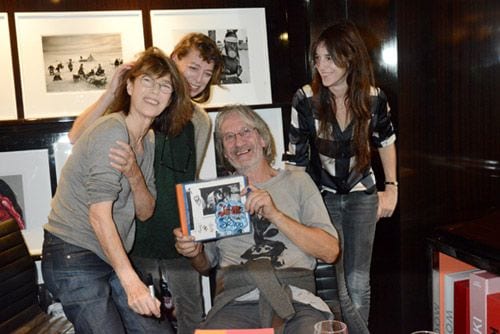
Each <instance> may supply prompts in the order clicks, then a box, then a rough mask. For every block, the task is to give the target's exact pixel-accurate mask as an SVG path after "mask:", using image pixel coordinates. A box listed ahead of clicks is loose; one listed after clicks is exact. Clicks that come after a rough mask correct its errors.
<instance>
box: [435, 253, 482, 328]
mask: <svg viewBox="0 0 500 334" xmlns="http://www.w3.org/2000/svg"><path fill="white" fill-rule="evenodd" d="M472 269H476V268H474V267H473V266H471V265H470V264H467V263H465V262H462V261H460V260H457V259H455V258H454V257H451V256H448V255H446V254H443V253H439V309H440V310H439V313H440V314H439V319H440V320H439V327H440V329H439V330H435V331H436V332H438V333H446V328H445V311H444V277H445V276H446V275H447V274H450V273H454V272H459V271H465V270H472ZM433 293H434V292H433Z"/></svg>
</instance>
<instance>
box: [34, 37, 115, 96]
mask: <svg viewBox="0 0 500 334" xmlns="http://www.w3.org/2000/svg"><path fill="white" fill-rule="evenodd" d="M42 49H43V58H44V69H43V70H44V73H45V76H44V77H45V86H46V91H47V93H54V92H74V91H89V90H103V89H105V88H106V85H107V84H108V82H109V81H110V80H111V78H112V77H113V74H114V72H115V70H116V68H117V67H118V66H120V64H122V63H123V53H122V39H121V34H119V33H106V34H78V35H74V34H73V35H57V36H42Z"/></svg>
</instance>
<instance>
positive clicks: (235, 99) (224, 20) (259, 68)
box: [151, 8, 272, 107]
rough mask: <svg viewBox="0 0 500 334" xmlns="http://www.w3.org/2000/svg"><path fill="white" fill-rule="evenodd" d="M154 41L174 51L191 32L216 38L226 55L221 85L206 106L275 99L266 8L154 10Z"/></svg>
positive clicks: (224, 56) (165, 49) (160, 46)
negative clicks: (271, 76) (268, 45)
mask: <svg viewBox="0 0 500 334" xmlns="http://www.w3.org/2000/svg"><path fill="white" fill-rule="evenodd" d="M151 29H152V35H153V44H154V45H155V46H157V47H159V48H161V49H163V50H164V51H165V52H167V53H168V54H170V52H171V51H172V50H173V49H174V47H175V45H176V44H177V42H178V41H179V40H180V39H181V38H182V37H183V36H184V35H186V34H188V33H191V32H199V33H203V34H205V35H207V36H209V37H210V38H212V39H213V40H214V42H215V43H216V44H217V46H218V47H219V49H220V51H221V53H222V56H223V58H224V69H223V73H222V78H221V82H220V83H221V85H220V86H213V87H212V89H213V91H212V93H213V94H212V97H211V99H210V100H209V101H208V102H206V103H205V104H204V105H203V106H205V107H220V106H223V105H226V104H230V103H243V104H254V105H255V104H270V103H272V94H271V78H270V71H269V57H268V50H267V30H266V15H265V9H264V8H227V9H189V10H152V11H151Z"/></svg>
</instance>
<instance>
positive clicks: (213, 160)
mask: <svg viewBox="0 0 500 334" xmlns="http://www.w3.org/2000/svg"><path fill="white" fill-rule="evenodd" d="M254 110H255V112H257V113H258V114H259V115H260V117H262V119H263V120H264V121H265V122H266V123H267V125H268V126H269V129H270V130H271V133H272V135H273V138H274V142H275V145H276V158H275V160H274V164H273V167H274V168H277V169H283V168H284V167H285V164H284V162H283V160H282V158H281V156H282V154H283V153H284V152H285V141H284V137H283V117H282V114H281V108H262V109H254ZM217 114H218V112H217V111H211V112H209V113H208V116H210V118H211V119H212V124H215V118H216V117H217ZM221 164H222V162H221V161H218V159H217V155H216V154H215V143H214V128H213V127H212V134H211V136H210V141H209V143H208V148H207V154H206V155H205V159H204V160H203V165H202V166H201V170H200V178H201V179H213V178H216V177H221V176H226V175H227V173H225V171H224V170H223V169H222V166H221Z"/></svg>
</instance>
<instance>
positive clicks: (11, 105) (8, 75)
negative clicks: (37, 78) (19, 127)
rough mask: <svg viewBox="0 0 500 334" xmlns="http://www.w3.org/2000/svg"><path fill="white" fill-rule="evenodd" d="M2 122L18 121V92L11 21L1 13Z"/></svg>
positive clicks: (0, 87) (0, 95) (0, 109)
mask: <svg viewBox="0 0 500 334" xmlns="http://www.w3.org/2000/svg"><path fill="white" fill-rule="evenodd" d="M0 72H1V73H2V80H1V81H0V101H2V108H0V121H2V120H12V119H17V109H16V90H15V88H14V73H13V70H12V55H11V52H10V35H9V20H8V17H7V13H0Z"/></svg>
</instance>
